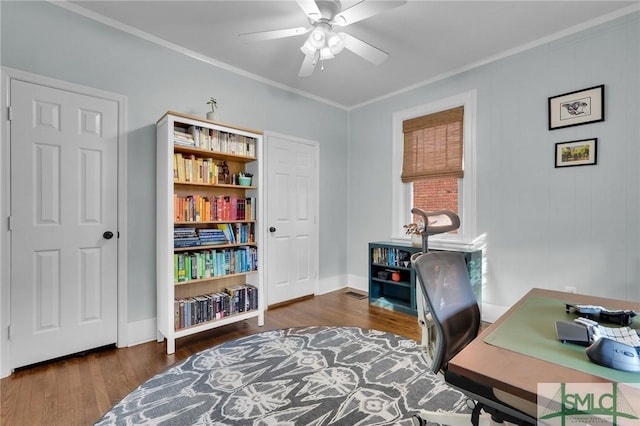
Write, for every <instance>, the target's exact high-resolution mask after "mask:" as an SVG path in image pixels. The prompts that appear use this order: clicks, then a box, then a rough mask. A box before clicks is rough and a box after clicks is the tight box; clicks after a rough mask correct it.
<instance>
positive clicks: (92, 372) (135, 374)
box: [0, 288, 420, 426]
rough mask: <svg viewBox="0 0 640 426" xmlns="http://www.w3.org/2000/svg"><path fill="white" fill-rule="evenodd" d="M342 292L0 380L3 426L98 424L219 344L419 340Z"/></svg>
mask: <svg viewBox="0 0 640 426" xmlns="http://www.w3.org/2000/svg"><path fill="white" fill-rule="evenodd" d="M348 291H353V290H352V289H348V288H347V289H342V290H338V291H335V292H332V293H328V294H325V295H321V296H315V297H311V298H306V299H302V300H298V301H295V302H294V303H289V304H282V305H279V306H277V307H274V308H272V309H269V310H268V311H266V313H265V325H264V326H263V327H258V325H257V320H255V319H253V320H247V321H242V322H240V323H235V324H230V325H228V326H225V327H221V328H217V329H213V330H209V331H207V332H204V333H199V334H196V335H192V336H188V337H184V338H182V339H180V340H178V341H177V346H176V353H175V354H173V355H167V354H166V353H165V349H166V346H165V344H164V343H157V342H155V341H152V342H148V343H144V344H141V345H137V346H133V347H130V348H123V349H106V350H103V351H99V352H91V353H88V354H86V355H85V356H81V357H80V356H78V357H70V358H67V359H63V360H59V361H55V362H52V363H49V364H43V365H38V366H34V367H32V368H29V369H24V370H20V371H17V372H15V373H14V374H12V375H11V376H9V377H7V378H5V379H2V380H1V381H0V391H1V393H2V395H1V399H0V404H1V405H0V424H2V425H3V426H24V425H30V426H38V425H61V426H62V425H64V426H74V425H78V426H86V425H91V424H93V423H94V422H95V421H96V420H98V419H99V418H100V417H101V416H102V415H103V414H104V413H105V412H106V411H108V410H109V409H110V408H111V407H112V406H113V405H114V404H115V403H117V402H118V401H120V400H121V399H122V398H123V397H124V396H125V395H127V394H128V393H129V392H131V391H132V390H133V389H135V388H136V387H137V386H138V385H140V384H142V383H143V382H145V381H146V380H148V379H149V378H150V377H152V376H153V375H155V374H157V373H159V372H161V371H163V370H165V369H166V368H168V367H169V366H171V365H172V364H174V363H176V362H178V361H180V360H182V359H184V358H186V357H188V356H190V355H192V354H194V353H196V352H199V351H201V350H204V349H207V348H209V347H212V346H215V345H218V344H220V343H223V342H226V341H229V340H233V339H237V338H240V337H244V336H248V335H250V334H255V333H260V332H264V331H268V330H275V329H281V328H289V327H300V326H315V325H333V326H354V327H362V328H368V329H377V330H381V331H387V332H390V333H395V334H399V335H401V336H405V337H408V338H411V339H414V340H419V339H420V327H419V326H418V322H417V318H416V317H414V316H411V315H407V314H404V313H401V312H393V311H390V310H387V309H383V308H379V307H376V306H371V305H369V302H368V299H366V298H365V299H357V298H354V297H350V296H348V295H346V294H345V293H347V292H348Z"/></svg>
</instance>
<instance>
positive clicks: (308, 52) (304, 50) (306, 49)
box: [300, 39, 318, 56]
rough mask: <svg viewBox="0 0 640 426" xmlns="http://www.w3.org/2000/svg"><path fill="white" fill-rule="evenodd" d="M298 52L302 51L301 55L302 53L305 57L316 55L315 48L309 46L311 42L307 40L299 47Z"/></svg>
mask: <svg viewBox="0 0 640 426" xmlns="http://www.w3.org/2000/svg"><path fill="white" fill-rule="evenodd" d="M300 50H301V51H302V53H304V54H305V55H306V56H313V55H315V54H316V51H317V50H318V49H317V48H315V47H313V45H312V44H311V42H310V41H309V39H307V40H306V41H305V42H304V44H303V45H302V46H301V47H300Z"/></svg>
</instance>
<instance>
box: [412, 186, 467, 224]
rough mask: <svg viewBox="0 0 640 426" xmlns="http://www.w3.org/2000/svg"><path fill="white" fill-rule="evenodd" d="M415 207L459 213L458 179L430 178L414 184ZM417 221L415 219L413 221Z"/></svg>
mask: <svg viewBox="0 0 640 426" xmlns="http://www.w3.org/2000/svg"><path fill="white" fill-rule="evenodd" d="M413 207H417V208H419V209H422V210H425V211H432V210H445V209H446V210H451V211H453V212H454V213H458V178H456V177H441V178H428V179H422V180H418V181H414V182H413ZM413 220H414V221H415V218H414V219H413Z"/></svg>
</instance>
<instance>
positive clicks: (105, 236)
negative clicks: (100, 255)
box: [102, 231, 113, 240]
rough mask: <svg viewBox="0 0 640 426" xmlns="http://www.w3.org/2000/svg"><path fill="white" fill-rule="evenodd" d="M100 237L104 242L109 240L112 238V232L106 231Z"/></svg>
mask: <svg viewBox="0 0 640 426" xmlns="http://www.w3.org/2000/svg"><path fill="white" fill-rule="evenodd" d="M102 236H103V237H104V238H105V239H106V240H110V239H112V238H113V232H111V231H106V232H105V233H104V234H102Z"/></svg>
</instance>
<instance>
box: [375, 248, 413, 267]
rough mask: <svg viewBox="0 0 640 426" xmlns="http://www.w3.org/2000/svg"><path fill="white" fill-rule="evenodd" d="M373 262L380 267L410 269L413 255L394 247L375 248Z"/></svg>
mask: <svg viewBox="0 0 640 426" xmlns="http://www.w3.org/2000/svg"><path fill="white" fill-rule="evenodd" d="M371 260H372V262H373V263H377V264H379V265H389V266H404V267H408V266H409V264H410V262H411V253H409V252H407V251H404V250H401V249H398V248H392V247H373V248H372V249H371Z"/></svg>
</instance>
